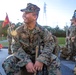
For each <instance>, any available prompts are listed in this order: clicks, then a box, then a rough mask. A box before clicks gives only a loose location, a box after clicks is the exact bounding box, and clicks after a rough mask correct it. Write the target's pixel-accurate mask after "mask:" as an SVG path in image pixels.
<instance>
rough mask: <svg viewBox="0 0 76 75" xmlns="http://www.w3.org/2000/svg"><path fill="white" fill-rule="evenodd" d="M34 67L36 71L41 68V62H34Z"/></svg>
mask: <svg viewBox="0 0 76 75" xmlns="http://www.w3.org/2000/svg"><path fill="white" fill-rule="evenodd" d="M34 68H35V69H36V70H38V71H41V70H42V68H43V63H42V62H39V61H36V62H35V64H34Z"/></svg>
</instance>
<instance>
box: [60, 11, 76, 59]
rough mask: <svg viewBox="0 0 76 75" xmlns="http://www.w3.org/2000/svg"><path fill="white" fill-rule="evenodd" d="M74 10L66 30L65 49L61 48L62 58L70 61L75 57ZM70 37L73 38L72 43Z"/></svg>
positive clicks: (75, 16)
mask: <svg viewBox="0 0 76 75" xmlns="http://www.w3.org/2000/svg"><path fill="white" fill-rule="evenodd" d="M75 23H76V10H75V11H74V14H73V17H72V19H71V26H70V27H69V28H68V30H67V33H68V34H67V37H69V38H67V39H66V47H67V48H63V51H62V54H61V56H62V57H65V58H68V59H72V60H73V57H75V56H76V24H75ZM72 37H75V38H74V41H73V40H72Z"/></svg>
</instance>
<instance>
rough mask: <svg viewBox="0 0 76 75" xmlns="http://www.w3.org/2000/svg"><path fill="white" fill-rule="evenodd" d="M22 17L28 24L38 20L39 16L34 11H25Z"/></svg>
mask: <svg viewBox="0 0 76 75" xmlns="http://www.w3.org/2000/svg"><path fill="white" fill-rule="evenodd" d="M22 17H23V20H24V22H25V23H27V24H28V23H31V22H34V21H36V18H37V17H36V15H34V13H29V12H24V13H23V16H22Z"/></svg>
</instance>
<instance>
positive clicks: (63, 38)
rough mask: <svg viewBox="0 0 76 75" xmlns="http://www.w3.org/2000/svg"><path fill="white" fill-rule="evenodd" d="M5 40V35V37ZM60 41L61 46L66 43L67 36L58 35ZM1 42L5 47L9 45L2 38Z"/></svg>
mask: <svg viewBox="0 0 76 75" xmlns="http://www.w3.org/2000/svg"><path fill="white" fill-rule="evenodd" d="M4 40H5V37H4ZM58 43H59V45H60V46H63V45H65V37H58ZM0 44H2V45H3V46H4V47H8V41H7V42H3V41H2V39H0Z"/></svg>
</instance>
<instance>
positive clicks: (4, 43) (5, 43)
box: [0, 42, 8, 47]
mask: <svg viewBox="0 0 76 75" xmlns="http://www.w3.org/2000/svg"><path fill="white" fill-rule="evenodd" d="M0 44H2V45H3V47H8V42H0Z"/></svg>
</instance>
